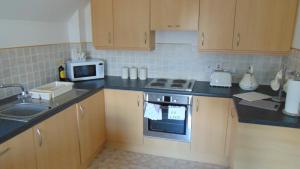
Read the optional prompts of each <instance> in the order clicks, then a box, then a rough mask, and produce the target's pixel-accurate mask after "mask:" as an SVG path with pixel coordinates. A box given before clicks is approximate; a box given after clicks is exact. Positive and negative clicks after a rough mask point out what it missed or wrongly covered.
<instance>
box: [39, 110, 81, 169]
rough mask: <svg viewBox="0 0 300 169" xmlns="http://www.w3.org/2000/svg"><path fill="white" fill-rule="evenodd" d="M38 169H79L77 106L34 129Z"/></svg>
mask: <svg viewBox="0 0 300 169" xmlns="http://www.w3.org/2000/svg"><path fill="white" fill-rule="evenodd" d="M33 130H34V132H35V134H34V141H35V148H36V157H37V168H38V169H70V168H72V169H77V168H78V167H79V166H80V156H79V142H78V134H77V124H76V106H75V105H74V106H71V107H69V108H67V109H65V110H64V111H63V112H60V113H59V114H57V115H55V116H53V117H51V118H49V119H47V120H45V121H44V122H42V123H40V124H38V125H36V126H35V127H33Z"/></svg>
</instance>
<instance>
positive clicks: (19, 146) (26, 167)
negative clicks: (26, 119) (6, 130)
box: [0, 129, 37, 169]
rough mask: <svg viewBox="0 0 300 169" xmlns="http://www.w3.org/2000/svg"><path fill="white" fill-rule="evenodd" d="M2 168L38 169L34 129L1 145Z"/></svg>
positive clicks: (0, 164) (0, 161) (0, 166)
mask: <svg viewBox="0 0 300 169" xmlns="http://www.w3.org/2000/svg"><path fill="white" fill-rule="evenodd" d="M0 168H1V169H37V166H36V158H35V151H34V142H33V132H32V129H29V130H27V131H25V132H23V133H21V134H19V135H18V136H16V137H14V138H12V139H10V140H8V141H7V142H5V143H3V144H1V145H0Z"/></svg>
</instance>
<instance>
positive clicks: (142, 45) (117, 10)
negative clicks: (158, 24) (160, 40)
mask: <svg viewBox="0 0 300 169" xmlns="http://www.w3.org/2000/svg"><path fill="white" fill-rule="evenodd" d="M113 10H114V46H115V48H121V49H122V48H126V49H137V50H139V49H140V50H145V49H150V48H151V43H150V37H151V35H150V0H114V1H113Z"/></svg>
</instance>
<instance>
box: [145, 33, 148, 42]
mask: <svg viewBox="0 0 300 169" xmlns="http://www.w3.org/2000/svg"><path fill="white" fill-rule="evenodd" d="M144 36H145V37H144V38H145V45H146V44H147V40H148V36H147V32H145V34H144Z"/></svg>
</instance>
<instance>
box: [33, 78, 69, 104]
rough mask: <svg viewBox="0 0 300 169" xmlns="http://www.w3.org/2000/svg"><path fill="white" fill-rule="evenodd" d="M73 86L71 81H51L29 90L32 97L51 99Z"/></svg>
mask: <svg viewBox="0 0 300 169" xmlns="http://www.w3.org/2000/svg"><path fill="white" fill-rule="evenodd" d="M72 88H73V83H72V82H58V81H56V82H52V83H49V84H46V85H43V86H40V87H37V88H35V89H32V90H30V92H29V93H30V94H31V97H32V98H34V99H43V100H51V99H53V98H54V97H57V96H59V95H62V94H64V93H66V92H68V91H70V90H72Z"/></svg>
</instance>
